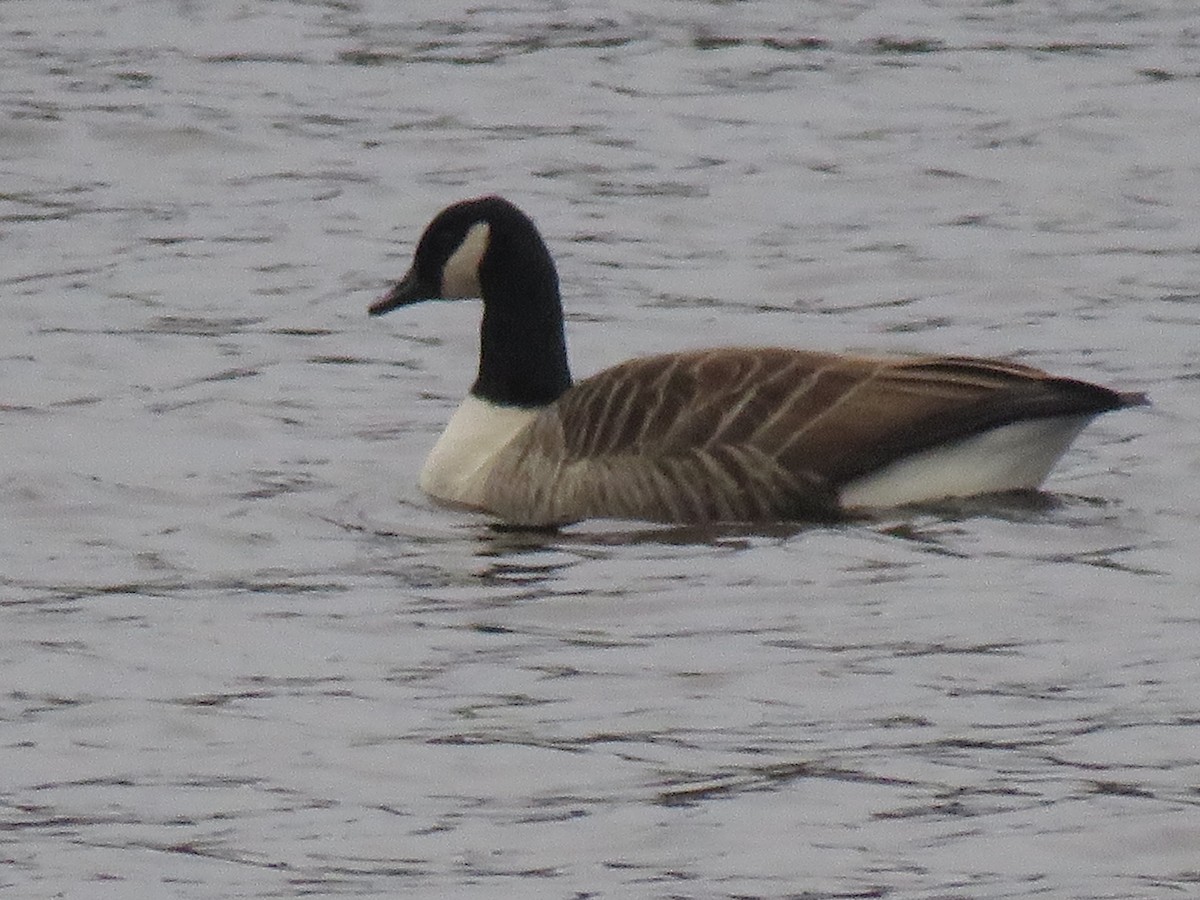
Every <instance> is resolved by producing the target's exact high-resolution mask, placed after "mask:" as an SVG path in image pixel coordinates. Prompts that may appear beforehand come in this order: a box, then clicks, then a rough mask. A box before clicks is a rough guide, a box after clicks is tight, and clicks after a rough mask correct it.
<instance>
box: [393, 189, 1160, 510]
mask: <svg viewBox="0 0 1200 900" xmlns="http://www.w3.org/2000/svg"><path fill="white" fill-rule="evenodd" d="M452 298H481V299H482V300H483V318H482V324H481V326H480V346H479V368H478V373H477V375H476V379H475V382H474V384H473V385H472V387H471V389H470V392H469V394H468V396H467V397H466V398H465V399H464V400H463V402H462V404H461V405H460V406H459V408H458V409H457V411H456V412H455V413H454V415H453V416H452V417H451V419H450V422H449V423H448V424H447V426H446V429H445V431H444V432H443V433H442V436H441V437H440V438H439V440H438V441H437V443H436V444H435V446H434V448H433V450H432V451H431V452H430V454H429V457H428V459H427V460H426V463H425V466H424V468H423V470H422V472H421V477H420V484H421V487H422V489H423V490H424V491H425V492H426V493H428V494H429V495H430V496H432V497H433V498H434V499H436V500H438V501H440V502H443V503H446V504H450V505H453V506H460V507H465V508H470V509H475V510H479V511H482V512H486V513H489V514H491V515H493V516H495V517H497V518H499V519H501V520H503V521H505V522H507V523H509V524H513V525H524V526H538V527H544V526H554V525H561V524H566V523H569V522H573V521H578V520H580V519H586V518H593V517H607V518H625V519H641V520H650V521H657V522H669V523H708V522H776V521H787V520H814V519H815V520H828V519H834V518H838V517H841V516H845V515H849V514H854V513H856V512H861V511H865V510H868V509H872V508H880V507H891V506H898V505H904V504H911V503H919V502H923V501H924V502H928V501H934V500H942V499H946V498H949V497H964V496H971V495H975V494H986V493H994V492H1000V491H1012V490H1028V489H1035V488H1037V487H1038V486H1039V485H1040V484H1041V483H1042V481H1043V479H1044V478H1045V477H1046V475H1047V473H1048V472H1049V471H1050V468H1051V467H1052V466H1053V465H1054V463H1055V461H1056V460H1057V459H1058V458H1059V457H1060V456H1061V455H1062V454H1063V453H1064V452H1065V451H1066V449H1067V447H1068V446H1069V445H1070V443H1071V441H1072V440H1073V439H1074V438H1075V436H1076V435H1077V434H1078V433H1079V432H1080V431H1081V430H1082V429H1083V427H1084V426H1085V425H1086V424H1087V423H1088V422H1089V421H1090V420H1091V419H1092V418H1094V417H1095V416H1097V415H1099V414H1101V413H1104V412H1108V411H1110V410H1115V409H1120V408H1122V407H1126V406H1133V405H1138V404H1143V403H1145V402H1146V399H1145V397H1144V396H1143V395H1141V394H1134V393H1121V392H1117V391H1113V390H1110V389H1108V388H1106V387H1101V386H1099V385H1095V384H1089V383H1087V382H1083V381H1077V380H1075V379H1071V378H1062V377H1057V376H1054V375H1050V374H1048V373H1046V372H1043V371H1040V370H1038V369H1034V368H1030V367H1028V366H1023V365H1017V364H1015V363H1009V362H1003V361H999V360H990V359H975V358H968V357H957V356H923V357H896V358H887V357H870V356H849V355H838V354H832V353H821V352H813V351H807V350H792V349H785V348H778V347H723V348H714V349H711V350H697V351H688V352H681V353H667V354H662V355H657V356H649V357H644V358H639V359H634V360H630V361H628V362H625V363H621V364H619V365H616V366H613V367H612V368H609V369H606V370H604V371H602V372H600V373H598V374H596V375H592V376H591V377H589V378H585V379H583V380H582V381H580V382H578V383H575V382H573V381H572V378H571V372H570V368H569V365H568V362H567V350H566V339H565V335H564V330H563V312H562V302H561V298H560V295H559V287H558V275H557V272H556V269H555V266H554V261H553V259H552V257H551V255H550V252H549V250H548V249H547V247H546V245H545V243H544V242H543V240H542V237H541V235H540V234H539V232H538V230H537V228H536V226H535V225H534V223H533V222H532V221H531V220H530V219H529V217H528V216H526V215H525V214H524V213H523V212H521V211H520V210H519V209H517V207H515V206H514V205H512V204H511V203H509V202H508V201H506V200H504V199H502V198H499V197H481V198H477V199H473V200H465V201H462V202H459V203H455V204H454V205H452V206H450V207H447V208H446V209H445V210H443V211H442V212H441V213H439V214H438V215H437V216H436V217H435V218H434V219H433V221H432V222H431V223H430V224H429V226H428V227H427V228H426V229H425V232H424V233H423V234H422V236H421V238H420V240H419V242H418V243H417V249H416V253H415V255H414V258H413V263H412V266H411V268H410V269H409V271H408V273H407V274H406V275H405V276H404V277H403V278H402V279H401V280H400V281H399V282H398V283H397V284H396V285H395V286H394V287H393V288H392V289H391V290H389V291H388V292H387V293H385V294H384V295H383V296H382V297H380V298H379V299H378V300H377V301H376V302H375V303H374V304H372V305H371V307H370V313H371V315H376V316H377V315H381V314H383V313H386V312H388V311H390V310H393V309H396V308H397V307H401V306H407V305H410V304H413V303H417V302H420V301H423V300H435V299H452Z"/></svg>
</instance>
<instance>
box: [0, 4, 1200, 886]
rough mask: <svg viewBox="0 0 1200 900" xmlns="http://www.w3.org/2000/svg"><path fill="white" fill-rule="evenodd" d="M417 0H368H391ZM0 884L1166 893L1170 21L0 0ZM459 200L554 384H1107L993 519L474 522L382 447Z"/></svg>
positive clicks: (1173, 348)
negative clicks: (401, 296)
mask: <svg viewBox="0 0 1200 900" xmlns="http://www.w3.org/2000/svg"><path fill="white" fill-rule="evenodd" d="M418 7H419V8H420V9H422V10H425V9H429V10H433V11H432V12H425V11H422V12H415V11H414V10H416V9H417V8H418ZM0 72H2V73H3V77H2V78H0V103H2V105H3V122H2V125H0V287H2V289H3V305H2V306H0V317H2V319H0V320H2V323H3V327H2V328H0V373H2V377H3V385H4V391H3V394H2V395H0V429H2V430H0V447H2V449H3V468H2V469H0V504H2V505H0V509H2V510H3V518H2V520H0V534H2V542H0V554H2V556H0V585H2V586H3V591H2V594H0V604H2V606H0V623H2V625H0V697H2V700H0V734H2V738H0V771H2V772H3V773H4V775H3V778H2V779H0V859H2V860H3V861H4V863H5V865H4V866H3V867H2V868H0V887H3V888H8V889H9V891H10V892H11V893H12V894H13V896H20V897H28V898H34V897H72V898H76V897H79V898H94V897H95V898H99V897H120V898H130V897H156V898H158V897H167V896H170V897H196V898H199V897H204V898H208V897H296V896H302V895H318V896H335V895H359V896H384V897H394V896H410V895H411V896H430V897H435V896H436V897H459V896H462V897H467V896H470V897H514V898H517V897H519V898H531V897H535V898H536V897H548V898H549V897H660V898H675V897H696V898H728V897H738V898H750V897H804V898H822V897H829V898H834V897H836V898H845V897H905V898H908V897H913V898H916V897H938V898H948V897H972V898H976V897H1018V896H1021V897H1023V896H1035V895H1036V896H1047V897H1064V898H1065V897H1096V898H1100V897H1104V898H1109V897H1134V896H1136V897H1149V896H1172V897H1174V896H1181V895H1184V894H1188V893H1190V892H1192V891H1195V890H1196V889H1197V885H1198V884H1200V854H1198V851H1197V847H1200V809H1198V805H1200V666H1198V663H1200V650H1198V649H1197V648H1198V647H1200V612H1198V607H1197V600H1198V596H1200V562H1198V561H1197V559H1198V557H1197V552H1196V548H1197V546H1200V486H1198V485H1200V450H1198V449H1197V448H1198V446H1200V441H1198V436H1200V427H1198V426H1200V391H1198V385H1200V349H1198V348H1200V340H1198V339H1197V334H1200V331H1198V328H1200V227H1197V226H1198V223H1197V218H1198V216H1197V210H1198V209H1200V155H1198V154H1197V151H1196V135H1197V134H1198V133H1200V104H1197V102H1196V96H1197V85H1198V80H1200V25H1198V23H1197V19H1196V16H1195V11H1194V8H1193V5H1192V4H1191V3H1187V2H1173V3H1172V2H1159V3H1154V2H1151V3H1144V2H1136V3H1135V2H1132V0H1127V2H1120V0H1113V2H1107V3H1083V2H1078V3H1071V2H1067V3H1056V4H1040V3H1033V2H1019V0H1018V2H1011V3H993V4H953V3H934V2H929V3H918V2H915V0H909V2H903V3H890V4H886V3H870V2H857V3H842V4H833V3H816V2H809V3H793V2H788V0H758V2H741V3H701V2H679V0H676V2H672V0H639V2H636V3H635V2H625V3H619V2H613V3H602V2H595V0H593V2H583V3H571V4H569V5H568V4H566V3H533V2H528V0H513V2H511V3H508V4H505V5H497V6H486V5H485V6H476V5H470V4H456V3H447V4H438V5H436V6H434V5H433V4H425V5H420V4H398V3H397V4H393V3H385V2H382V0H377V2H373V3H371V2H354V0H344V2H334V0H329V2H312V0H309V2H300V0H295V2H287V0H276V2H270V0H239V2H217V3H211V4H201V3H193V2H186V0H180V2H176V3H168V2H161V3H154V2H135V0H118V2H112V3H106V4H83V3H72V2H66V0H37V2H34V0H8V2H5V3H3V4H0ZM489 191H498V192H501V193H504V194H506V195H507V196H509V197H510V198H511V199H513V200H515V201H517V202H518V203H520V204H521V205H522V206H524V207H525V208H526V209H528V210H529V211H530V212H531V213H532V214H533V215H534V216H535V217H536V218H537V219H538V221H539V223H540V224H541V225H542V227H543V229H544V231H545V233H546V235H547V237H548V239H549V240H550V242H551V244H552V246H553V249H554V251H555V252H556V254H557V257H558V260H559V263H560V268H561V271H562V278H563V284H564V289H565V293H566V294H567V301H568V306H569V319H570V322H569V329H570V339H571V341H572V352H573V358H574V361H575V365H576V368H577V371H578V372H580V373H586V372H591V371H594V370H596V369H598V368H600V367H602V366H604V365H608V364H611V363H614V362H617V361H619V360H621V359H623V358H625V357H627V356H629V355H632V354H635V353H639V352H646V351H652V350H659V349H669V348H678V347H686V346H697V345H704V344H709V343H713V342H722V343H726V342H739V343H760V342H769V343H783V344H788V345H794V346H805V347H814V348H854V349H872V350H928V351H945V352H960V353H978V354H997V355H1007V356H1012V357H1015V358H1018V359H1021V360H1024V361H1027V362H1030V363H1032V364H1035V365H1041V366H1045V367H1048V368H1051V369H1054V370H1055V371H1061V372H1063V373H1064V374H1071V375H1075V376H1078V377H1082V378H1088V379H1092V380H1097V381H1102V382H1105V383H1110V384H1112V385H1114V386H1117V387H1121V388H1123V389H1129V390H1147V391H1149V392H1150V394H1151V395H1152V397H1153V399H1154V401H1155V406H1154V407H1153V408H1151V409H1149V410H1136V411H1128V412H1122V413H1119V414H1114V415H1112V416H1108V417H1106V418H1104V419H1102V420H1101V421H1099V422H1098V423H1096V424H1095V425H1094V426H1093V427H1092V428H1090V429H1089V430H1088V431H1087V432H1086V433H1085V434H1084V436H1083V437H1082V438H1081V439H1080V441H1079V442H1078V444H1077V446H1076V448H1075V449H1074V450H1073V451H1072V452H1071V453H1070V454H1069V455H1068V456H1067V458H1066V459H1065V460H1064V462H1063V463H1062V465H1061V466H1060V468H1059V469H1058V470H1057V472H1056V474H1055V475H1054V476H1053V477H1052V479H1051V481H1050V482H1049V484H1048V490H1049V493H1048V494H1047V495H1046V497H1044V498H1042V499H1041V500H1040V501H1038V502H1028V503H1017V502H1013V503H1005V504H997V503H991V504H964V505H959V506H956V507H953V508H947V509H941V510H929V511H924V512H921V513H917V514H913V515H912V516H899V515H897V516H895V517H894V518H889V519H887V520H883V521H877V522H870V523H866V524H857V525H847V526H839V527H820V528H807V529H805V528H794V529H779V530H763V531H757V532H755V531H749V532H747V531H740V530H704V531H699V530H688V529H667V530H664V529H656V528H649V527H643V526H639V525H636V524H633V523H585V524H583V525H579V526H575V527H573V528H570V529H567V530H566V531H564V532H562V533H559V534H556V535H533V536H531V535H521V534H513V533H504V532H495V531H492V530H490V529H489V528H488V526H487V524H486V523H485V522H483V521H482V520H479V519H476V518H473V517H471V516H468V515H464V514H462V513H456V512H452V511H447V510H442V509H438V508H436V507H434V506H432V505H430V504H429V503H428V502H427V501H426V500H425V499H424V498H423V497H422V496H421V494H420V493H419V491H418V490H417V489H416V486H415V480H416V476H415V473H416V470H417V468H418V467H419V465H420V461H421V459H422V458H423V455H424V453H425V451H426V450H427V449H428V447H429V446H430V445H431V443H432V441H433V439H434V437H435V435H436V433H437V432H438V430H439V428H440V426H441V424H442V423H443V422H444V421H445V419H446V418H447V416H448V415H449V413H450V411H451V409H452V408H453V406H454V405H455V403H456V402H457V400H458V398H459V397H460V396H461V394H462V393H463V391H464V390H465V388H466V386H467V385H468V384H469V382H470V380H471V377H472V375H473V366H474V352H475V341H476V328H477V322H478V310H477V308H475V307H473V306H472V305H471V304H457V305H451V304H447V305H427V306H424V307H417V308H414V309H412V310H407V311H404V312H400V313H395V314H393V315H392V316H389V317H388V318H387V319H384V320H379V321H369V320H368V319H367V318H366V316H365V308H366V305H367V303H368V302H369V301H370V300H371V299H372V298H373V296H374V295H375V293H377V292H378V291H379V290H380V289H381V288H382V287H383V286H384V285H385V284H386V283H387V282H388V280H389V279H392V278H395V277H396V276H398V275H399V274H400V273H401V272H402V271H403V269H404V268H405V267H406V266H407V262H408V259H409V256H410V253H411V248H412V242H413V241H414V240H415V238H416V237H417V235H418V234H419V232H420V229H421V228H422V227H423V226H424V224H425V222H426V221H427V220H428V218H429V217H430V216H431V215H432V214H433V213H434V212H436V211H437V210H438V209H440V208H441V207H442V206H444V205H445V204H447V203H449V202H451V201H453V200H456V199H459V198H461V197H465V196H471V195H475V194H479V193H484V192H489Z"/></svg>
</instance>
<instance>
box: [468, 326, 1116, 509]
mask: <svg viewBox="0 0 1200 900" xmlns="http://www.w3.org/2000/svg"><path fill="white" fill-rule="evenodd" d="M1127 402H1130V401H1129V399H1128V398H1126V397H1124V396H1123V395H1120V394H1117V393H1116V392H1114V391H1110V390H1108V389H1107V388H1102V387H1099V386H1096V385H1091V384H1087V383H1085V382H1079V381H1075V380H1072V379H1067V378H1057V377H1054V376H1050V375H1048V374H1046V373H1044V372H1041V371H1040V370H1037V369H1033V368H1030V367H1027V366H1022V365H1018V364H1014V363H1008V362H999V361H992V360H979V359H969V358H960V357H951V356H937V357H919V358H913V359H905V358H901V359H895V358H875V357H861V356H841V355H834V354H827V353H817V352H807V351H800V350H789V349H782V348H721V349H714V350H704V351H696V352H690V353H676V354H669V355H661V356H651V357H646V358H642V359H636V360H632V361H630V362H627V363H623V364H621V365H618V366H615V367H613V368H611V369H607V370H605V371H603V372H600V373H599V374H597V375H594V376H592V377H590V378H587V379H585V380H583V381H580V382H579V383H578V384H576V385H575V386H574V387H573V388H571V389H570V390H568V391H567V392H566V393H565V394H563V395H562V396H561V397H560V398H559V399H558V400H557V401H556V402H555V403H553V404H551V405H550V406H549V407H547V408H546V409H544V410H543V411H541V412H540V413H538V414H537V415H536V416H535V417H534V418H533V420H532V421H531V422H530V424H529V425H528V426H527V427H525V428H524V429H522V430H521V431H520V432H518V433H517V435H516V436H515V437H514V438H513V439H512V440H511V441H510V442H509V443H508V444H507V445H506V446H504V448H503V449H502V450H500V451H499V452H498V453H497V454H496V455H495V457H494V458H493V460H492V463H491V466H490V470H489V473H488V475H487V478H486V480H485V482H484V484H483V489H482V491H481V495H480V498H479V499H480V503H479V505H480V506H482V507H483V508H485V509H488V510H489V511H491V512H493V513H495V514H497V515H500V516H501V517H503V518H505V519H507V520H509V521H511V522H517V523H523V524H556V523H563V522H569V521H574V520H577V519H581V518H587V517H593V516H607V517H619V518H640V519H652V520H656V521H663V522H709V521H765V520H780V519H822V518H832V517H836V516H838V515H839V514H841V513H842V512H843V510H842V509H841V506H840V503H839V490H840V489H841V488H842V487H843V486H845V485H847V484H849V483H851V482H853V481H854V480H855V479H858V478H862V477H863V476H867V475H870V474H871V473H873V472H877V471H879V470H881V469H884V468H886V467H887V466H889V465H891V464H893V463H896V462H897V461H899V460H903V459H905V458H907V457H910V456H913V455H914V454H920V453H921V452H923V451H926V450H928V449H930V448H935V447H939V446H943V445H947V444H953V443H954V442H956V441H961V440H963V439H966V438H970V437H971V436H974V435H978V434H980V433H984V432H988V431H990V430H993V429H997V428H1000V427H1002V426H1005V425H1009V424H1012V423H1016V422H1021V421H1027V420H1040V419H1058V418H1061V419H1064V420H1066V419H1071V420H1073V421H1074V420H1078V421H1079V422H1086V421H1087V420H1088V419H1089V418H1090V417H1091V416H1093V415H1096V414H1098V413H1100V412H1103V411H1105V410H1108V409H1113V408H1116V407H1118V406H1122V405H1126V404H1127ZM1078 427H1079V426H1074V425H1073V426H1072V434H1073V433H1074V431H1076V430H1078ZM1064 446H1065V445H1064ZM1052 461H1053V460H1051V462H1052ZM1043 474H1044V473H1043ZM1019 486H1028V487H1036V484H1032V485H1019ZM927 499H934V498H927Z"/></svg>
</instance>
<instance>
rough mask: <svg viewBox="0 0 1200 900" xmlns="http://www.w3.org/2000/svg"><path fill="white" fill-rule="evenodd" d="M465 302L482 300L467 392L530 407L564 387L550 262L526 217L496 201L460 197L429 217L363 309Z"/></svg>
mask: <svg viewBox="0 0 1200 900" xmlns="http://www.w3.org/2000/svg"><path fill="white" fill-rule="evenodd" d="M471 297H475V298H480V299H482V300H483V321H482V323H481V325H480V346H479V374H478V377H477V379H476V381H475V384H474V385H473V387H472V388H471V392H472V394H474V395H475V396H476V397H478V398H482V399H485V400H488V401H489V402H493V403H496V404H500V405H507V406H520V407H537V406H544V405H546V404H549V403H550V402H552V401H553V400H555V399H556V398H557V397H558V396H559V395H561V394H562V393H563V391H565V390H566V389H567V388H568V387H570V386H571V373H570V369H569V367H568V365H567V349H566V338H565V336H564V334H563V314H562V298H561V297H560V296H559V292H558V272H557V270H556V269H555V267H554V260H553V259H552V258H551V256H550V251H549V250H548V249H547V248H546V244H545V242H544V241H543V240H542V236H541V235H540V234H539V233H538V230H537V226H535V225H534V224H533V220H531V219H530V218H529V217H528V216H527V215H525V213H523V212H521V210H519V209H517V207H515V206H513V204H511V203H509V202H508V201H507V200H505V199H503V198H501V197H495V196H490V197H476V198H475V199H472V200H462V201H460V202H458V203H455V204H453V205H452V206H448V207H446V208H445V209H444V210H442V211H441V212H440V213H438V214H437V215H436V216H434V218H433V221H432V222H430V223H429V225H428V226H426V228H425V231H424V233H423V234H422V235H421V239H420V240H419V241H417V249H416V252H415V253H414V254H413V262H412V266H411V267H410V268H409V270H408V273H407V274H406V275H405V276H404V277H403V278H401V279H400V281H399V282H397V283H396V284H395V286H393V287H392V288H391V289H390V290H388V291H387V292H386V293H384V294H383V296H381V297H380V298H379V299H378V300H376V301H375V302H374V303H372V304H371V306H370V307H369V312H370V314H371V315H373V316H379V315H383V314H384V313H386V312H389V311H390V310H393V309H397V308H399V307H401V306H408V305H410V304H413V303H419V302H421V301H422V300H443V299H445V300H449V299H455V298H471Z"/></svg>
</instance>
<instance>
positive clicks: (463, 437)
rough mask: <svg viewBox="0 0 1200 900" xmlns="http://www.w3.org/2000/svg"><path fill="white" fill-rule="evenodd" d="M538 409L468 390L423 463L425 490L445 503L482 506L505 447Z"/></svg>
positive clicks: (422, 481) (422, 471) (422, 479)
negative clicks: (492, 400)
mask: <svg viewBox="0 0 1200 900" xmlns="http://www.w3.org/2000/svg"><path fill="white" fill-rule="evenodd" d="M535 416H537V410H531V409H520V408H517V407H511V406H497V405H495V404H492V403H489V402H487V401H486V400H480V399H479V398H478V397H473V396H471V395H469V394H468V395H467V397H466V398H465V399H464V400H463V402H462V403H460V404H459V407H458V409H457V410H455V411H454V415H453V416H451V417H450V421H449V422H448V423H447V425H446V430H445V431H443V432H442V436H441V437H440V438H438V441H437V443H436V444H434V446H433V449H432V450H431V451H430V452H429V456H428V457H427V458H426V459H425V466H424V467H423V468H422V469H421V490H423V491H425V493H427V494H429V496H431V497H434V498H435V499H437V500H441V501H443V502H444V503H455V504H462V505H464V506H475V507H479V506H481V505H482V502H483V485H484V482H485V481H486V479H487V475H488V472H489V471H491V467H492V464H493V462H494V460H495V458H496V454H497V453H499V452H500V451H501V450H502V449H504V447H505V446H506V445H507V444H508V443H509V442H510V441H512V439H513V438H514V437H516V435H517V433H518V432H520V431H521V429H523V428H524V427H525V426H526V425H528V424H529V423H530V422H531V421H532V420H533V419H534V417H535Z"/></svg>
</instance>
